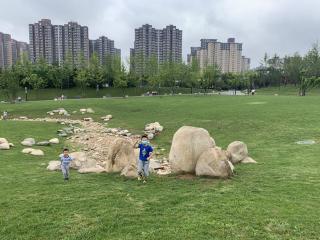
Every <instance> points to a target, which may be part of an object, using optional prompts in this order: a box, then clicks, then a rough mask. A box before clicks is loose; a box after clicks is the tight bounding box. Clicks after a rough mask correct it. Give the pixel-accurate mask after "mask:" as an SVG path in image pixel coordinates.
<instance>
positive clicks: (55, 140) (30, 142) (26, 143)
mask: <svg viewBox="0 0 320 240" xmlns="http://www.w3.org/2000/svg"><path fill="white" fill-rule="evenodd" d="M59 142H60V141H59V139H58V138H52V139H50V140H48V141H40V142H36V140H35V139H34V138H26V139H24V140H23V141H22V142H21V145H23V146H26V147H32V146H33V145H36V146H50V145H51V144H59Z"/></svg>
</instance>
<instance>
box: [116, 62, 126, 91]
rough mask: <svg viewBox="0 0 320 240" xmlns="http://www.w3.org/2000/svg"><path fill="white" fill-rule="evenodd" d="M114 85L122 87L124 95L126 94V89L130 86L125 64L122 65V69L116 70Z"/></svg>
mask: <svg viewBox="0 0 320 240" xmlns="http://www.w3.org/2000/svg"><path fill="white" fill-rule="evenodd" d="M119 70H120V71H119ZM114 87H115V88H120V89H122V93H123V96H125V90H126V88H127V87H128V78H127V71H126V68H125V66H124V65H121V69H117V70H116V71H115V79H114Z"/></svg>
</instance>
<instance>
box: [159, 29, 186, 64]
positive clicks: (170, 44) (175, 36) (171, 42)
mask: <svg viewBox="0 0 320 240" xmlns="http://www.w3.org/2000/svg"><path fill="white" fill-rule="evenodd" d="M171 61H172V62H181V61H182V31H181V30H179V29H177V28H176V27H175V26H173V25H169V26H167V27H166V28H164V29H163V30H162V33H161V34H160V63H164V62H171Z"/></svg>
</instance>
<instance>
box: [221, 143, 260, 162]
mask: <svg viewBox="0 0 320 240" xmlns="http://www.w3.org/2000/svg"><path fill="white" fill-rule="evenodd" d="M227 152H228V155H229V159H230V161H231V162H232V163H233V164H237V163H256V161H254V160H253V159H252V158H250V157H249V156H248V148H247V145H246V144H245V143H244V142H240V141H235V142H232V143H230V144H229V146H228V148H227Z"/></svg>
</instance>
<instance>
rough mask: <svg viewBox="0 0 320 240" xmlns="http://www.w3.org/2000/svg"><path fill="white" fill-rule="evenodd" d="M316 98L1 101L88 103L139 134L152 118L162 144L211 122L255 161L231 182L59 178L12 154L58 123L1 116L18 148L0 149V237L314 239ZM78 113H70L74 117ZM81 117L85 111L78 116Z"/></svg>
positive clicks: (219, 135)
mask: <svg viewBox="0 0 320 240" xmlns="http://www.w3.org/2000/svg"><path fill="white" fill-rule="evenodd" d="M319 101H320V99H319V98H318V97H304V98H302V97H294V96H291V97H281V96H280V97H273V96H255V97H222V96H214V97H162V98H160V97H155V98H129V99H108V100H99V99H92V100H70V101H64V102H52V101H44V102H32V103H31V102H30V103H27V104H21V105H1V104H0V111H2V110H3V109H4V108H6V109H7V110H8V111H9V113H10V114H11V115H15V116H20V115H27V116H29V117H35V116H38V117H44V116H45V112H46V111H48V110H52V109H55V108H57V107H65V108H66V109H67V110H68V111H73V110H79V108H81V107H92V108H93V109H94V110H95V111H96V113H95V114H94V115H93V117H94V118H96V119H97V120H98V119H99V118H100V116H102V115H105V114H109V113H110V114H113V115H114V117H115V118H114V120H112V124H111V125H113V126H121V127H124V128H128V129H130V130H133V131H137V132H139V131H140V130H142V129H143V126H144V124H145V123H147V122H151V121H159V122H160V123H161V124H162V125H164V126H165V128H166V129H165V132H164V133H163V134H162V135H161V136H160V137H158V138H157V140H156V141H155V142H154V143H155V144H157V145H159V146H161V147H165V148H166V149H167V151H168V150H169V146H170V141H171V138H172V136H173V133H174V132H175V131H176V130H177V129H178V128H179V127H180V126H182V125H192V126H199V127H204V128H206V129H208V131H209V132H210V133H211V134H212V136H214V138H215V140H216V142H217V144H218V145H219V146H222V147H226V146H227V145H228V144H229V143H230V142H231V141H234V140H243V141H245V142H246V143H247V144H248V147H249V151H250V155H251V156H252V157H253V158H254V159H256V160H257V161H258V162H259V164H257V165H240V166H237V168H236V175H235V177H234V178H233V179H232V180H227V181H221V180H210V179H203V178H196V179H192V180H190V179H180V178H177V177H174V176H172V177H155V176H154V177H152V180H151V181H150V183H148V184H147V185H145V186H144V185H140V184H139V183H138V182H136V181H132V180H125V179H123V178H121V177H119V176H118V175H112V174H111V175H107V174H100V175H97V174H90V175H79V174H77V173H76V172H72V179H71V181H70V182H69V183H67V184H65V183H63V181H62V180H61V179H62V177H61V175H60V173H56V172H47V171H46V170H45V166H42V165H41V164H43V163H47V162H48V161H49V160H53V159H54V158H55V156H56V155H57V154H58V153H59V150H60V149H61V147H62V145H59V146H55V147H50V148H44V149H45V152H46V155H45V157H40V158H36V157H30V156H25V155H22V154H21V153H19V152H20V151H21V149H22V148H21V147H20V146H19V144H18V143H19V141H21V139H23V138H24V137H27V136H33V137H36V138H37V139H40V140H41V139H45V138H47V136H48V137H54V135H55V134H54V133H55V130H56V129H57V128H58V127H59V126H57V125H55V124H43V123H41V124H40V123H21V122H19V123H18V122H8V121H7V122H0V135H1V137H6V138H8V139H9V140H10V141H12V142H14V143H16V145H17V148H16V149H14V150H10V151H7V152H3V151H2V152H0V154H1V155H0V161H1V168H0V189H1V191H0V210H1V211H0V239H319V234H320V230H319V228H318V226H319V214H320V210H319V209H320V202H319V200H320V199H319V196H320V188H319V187H320V180H319V176H318V175H319V167H320V163H319V160H318V156H319V153H320V149H319V147H318V145H313V146H300V145H296V144H295V143H294V142H295V141H298V140H301V139H314V140H317V141H319V140H320V134H319V129H320V122H319V121H318V119H319V115H320V112H319V110H318V108H319ZM78 117H80V116H74V118H78ZM81 117H82V116H81Z"/></svg>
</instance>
